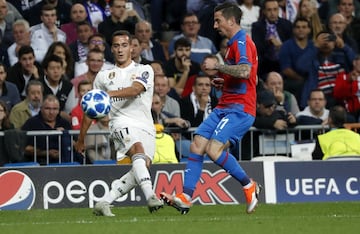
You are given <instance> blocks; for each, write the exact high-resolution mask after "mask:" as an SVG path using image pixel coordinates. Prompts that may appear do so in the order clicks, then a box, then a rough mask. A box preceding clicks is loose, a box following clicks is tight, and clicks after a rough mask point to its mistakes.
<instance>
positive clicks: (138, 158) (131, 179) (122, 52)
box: [75, 31, 163, 216]
mask: <svg viewBox="0 0 360 234" xmlns="http://www.w3.org/2000/svg"><path fill="white" fill-rule="evenodd" d="M131 50H132V46H131V35H130V34H129V33H128V32H127V31H116V32H114V34H113V38H112V46H111V51H112V53H113V55H114V60H115V63H116V66H115V67H114V68H112V69H108V70H103V71H100V72H99V73H98V74H97V76H96V78H95V80H94V88H95V89H101V90H104V91H106V92H107V93H108V94H109V95H110V97H111V100H112V103H111V111H110V114H109V117H110V123H109V127H110V132H111V137H112V138H113V140H114V143H115V147H116V150H117V153H118V156H119V155H120V159H121V158H122V157H125V156H129V157H130V158H131V161H132V168H131V170H130V171H128V172H127V173H126V174H125V175H124V176H122V177H121V178H120V179H119V180H117V181H116V183H114V185H113V186H112V188H111V190H110V192H109V193H108V194H106V195H105V197H104V198H103V199H102V200H101V201H99V202H98V203H96V205H95V207H94V213H95V214H96V215H103V216H114V214H113V213H112V212H111V210H110V207H111V203H112V202H113V201H115V200H116V199H117V198H119V197H121V196H123V195H125V194H127V193H128V192H130V191H131V190H132V189H133V188H134V187H135V186H137V185H139V186H140V187H141V189H142V191H143V193H144V195H145V198H146V200H147V204H148V207H149V211H150V212H154V211H156V210H158V209H160V208H161V207H163V201H162V200H160V199H158V198H157V196H156V195H155V193H154V191H153V187H152V182H151V177H150V173H149V170H148V166H150V163H151V160H152V159H153V157H154V152H155V129H154V124H153V119H152V116H151V103H152V96H153V90H154V72H153V70H152V68H151V66H150V65H141V64H137V63H135V62H134V61H132V60H131ZM91 122H92V120H91V119H90V118H89V117H87V116H85V115H84V118H83V121H82V125H81V129H80V134H79V138H78V140H77V142H76V144H75V149H76V150H77V151H78V152H80V153H82V152H84V151H85V145H84V138H85V136H86V132H87V130H88V129H89V127H90V125H91ZM118 159H119V157H118Z"/></svg>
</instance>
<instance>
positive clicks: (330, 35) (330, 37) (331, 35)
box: [327, 34, 336, 41]
mask: <svg viewBox="0 0 360 234" xmlns="http://www.w3.org/2000/svg"><path fill="white" fill-rule="evenodd" d="M327 40H328V41H336V35H335V34H329V36H328V37H327Z"/></svg>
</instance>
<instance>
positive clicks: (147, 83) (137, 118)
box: [94, 61, 154, 131]
mask: <svg viewBox="0 0 360 234" xmlns="http://www.w3.org/2000/svg"><path fill="white" fill-rule="evenodd" d="M133 82H139V83H141V84H142V85H143V86H144V89H145V91H144V92H143V93H141V94H140V95H138V96H137V97H135V98H111V99H112V100H111V101H112V103H111V111H110V115H109V117H110V123H109V126H110V128H112V129H114V128H119V127H129V126H133V127H137V128H143V129H148V130H151V131H152V129H154V123H153V119H152V115H151V104H152V97H153V92H154V71H153V69H152V68H151V66H150V65H143V64H138V63H135V62H133V61H132V62H131V64H130V65H129V66H128V67H126V68H119V67H117V66H115V67H114V68H112V69H108V70H102V71H100V72H99V73H98V74H97V76H96V78H95V80H94V88H95V89H102V90H104V91H111V90H120V89H123V88H127V87H130V86H131V85H132V83H133Z"/></svg>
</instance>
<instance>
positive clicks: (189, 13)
mask: <svg viewBox="0 0 360 234" xmlns="http://www.w3.org/2000/svg"><path fill="white" fill-rule="evenodd" d="M192 16H196V18H198V16H197V15H196V14H195V13H194V12H187V13H186V14H184V15H183V16H182V17H181V23H182V24H183V23H184V20H185V18H188V17H192Z"/></svg>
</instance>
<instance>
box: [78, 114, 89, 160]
mask: <svg viewBox="0 0 360 234" xmlns="http://www.w3.org/2000/svg"><path fill="white" fill-rule="evenodd" d="M91 122H92V119H90V118H89V117H88V116H87V115H85V114H84V116H83V119H82V122H81V128H80V134H79V137H78V140H77V141H76V142H75V145H74V147H75V150H76V152H78V153H80V154H83V153H84V152H85V136H86V133H87V131H88V129H89V128H90V125H91Z"/></svg>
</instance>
